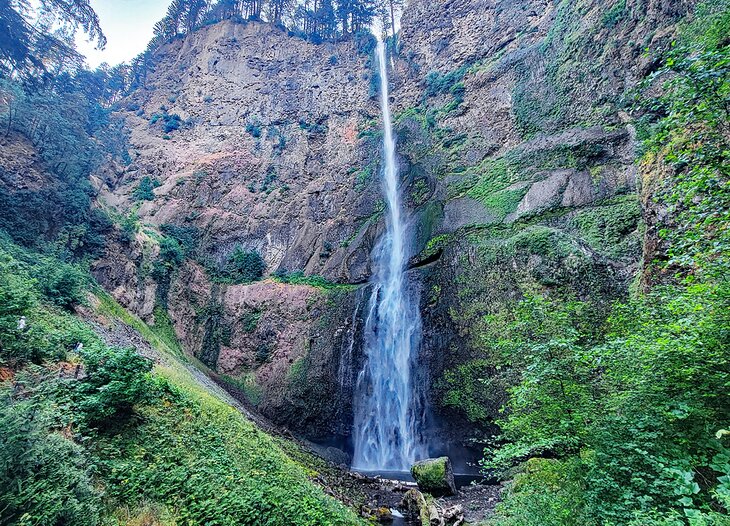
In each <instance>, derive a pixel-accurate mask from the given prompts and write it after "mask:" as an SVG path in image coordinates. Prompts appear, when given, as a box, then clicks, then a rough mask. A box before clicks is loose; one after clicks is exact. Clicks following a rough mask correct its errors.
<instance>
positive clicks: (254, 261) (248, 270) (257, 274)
mask: <svg viewBox="0 0 730 526" xmlns="http://www.w3.org/2000/svg"><path fill="white" fill-rule="evenodd" d="M265 270H266V262H265V261H264V260H263V258H262V257H261V254H259V253H258V252H256V251H253V250H244V249H243V248H241V247H236V248H235V249H234V250H233V252H231V254H230V255H229V256H228V259H227V261H226V265H225V275H226V277H227V278H228V279H230V280H231V281H232V282H233V283H249V282H251V281H257V280H259V279H261V277H262V276H263V275H264V271H265Z"/></svg>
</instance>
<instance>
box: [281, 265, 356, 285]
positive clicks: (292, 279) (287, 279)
mask: <svg viewBox="0 0 730 526" xmlns="http://www.w3.org/2000/svg"><path fill="white" fill-rule="evenodd" d="M273 277H274V279H276V280H277V281H279V282H281V283H288V284H290V285H308V286H310V287H317V288H320V289H336V288H343V287H344V288H348V287H350V285H342V284H339V283H333V282H331V281H329V280H328V279H327V278H325V277H322V276H311V275H307V274H305V273H304V272H303V271H301V270H295V271H292V272H286V271H280V272H276V274H274V276H273Z"/></svg>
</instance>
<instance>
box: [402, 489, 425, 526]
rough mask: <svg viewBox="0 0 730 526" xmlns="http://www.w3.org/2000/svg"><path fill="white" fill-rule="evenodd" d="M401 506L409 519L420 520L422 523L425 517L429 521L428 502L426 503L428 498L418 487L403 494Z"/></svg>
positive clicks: (404, 514)
mask: <svg viewBox="0 0 730 526" xmlns="http://www.w3.org/2000/svg"><path fill="white" fill-rule="evenodd" d="M401 506H402V511H403V516H404V517H405V519H406V520H407V521H411V522H415V521H420V522H421V523H423V521H424V519H425V520H426V521H428V518H429V517H428V504H427V503H426V498H425V497H424V496H423V493H421V492H420V491H418V490H417V489H410V490H408V491H407V492H406V494H405V495H403V500H402V501H401ZM426 524H428V522H426Z"/></svg>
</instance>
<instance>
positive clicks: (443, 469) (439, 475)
mask: <svg viewBox="0 0 730 526" xmlns="http://www.w3.org/2000/svg"><path fill="white" fill-rule="evenodd" d="M411 475H413V478H414V479H415V480H416V483H417V484H418V487H419V488H420V489H421V490H422V491H426V492H428V493H430V494H431V495H434V496H436V497H439V496H443V495H455V494H456V484H455V483H454V471H453V468H452V467H451V461H450V460H449V457H439V458H429V459H426V460H421V461H419V462H416V463H415V464H414V465H413V467H412V468H411Z"/></svg>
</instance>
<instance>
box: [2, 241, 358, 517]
mask: <svg viewBox="0 0 730 526" xmlns="http://www.w3.org/2000/svg"><path fill="white" fill-rule="evenodd" d="M38 257H39V255H38V254H36V253H32V252H28V251H27V250H25V249H22V248H20V247H18V246H16V245H14V244H12V243H11V242H10V241H8V240H7V238H2V239H0V378H2V382H0V502H2V506H0V523H2V524H21V525H35V524H43V525H58V526H61V525H74V526H81V525H84V526H86V525H92V526H93V525H99V524H115V525H116V524H159V525H162V524H169V525H173V524H211V525H221V526H222V525H227V524H234V523H235V524H251V525H260V524H269V525H311V526H320V525H343V526H345V525H353V524H358V523H359V522H358V519H357V518H356V517H355V516H354V515H353V514H352V513H351V512H350V511H348V510H346V509H345V508H344V507H342V506H341V505H340V504H339V503H337V502H336V501H335V500H333V499H331V498H329V497H327V496H325V495H324V494H323V493H322V491H321V490H319V489H318V488H316V487H315V486H314V485H312V484H311V483H309V481H308V480H307V477H306V472H305V470H304V468H303V467H302V466H300V465H298V464H296V463H295V462H294V461H292V460H291V459H290V458H289V457H288V456H287V455H285V454H284V453H283V452H282V451H281V450H280V449H279V447H278V446H277V445H276V444H275V443H274V441H273V440H272V439H271V438H270V437H268V436H267V435H265V434H263V433H262V432H260V431H258V430H257V429H256V428H255V427H254V426H253V424H251V423H250V422H249V421H248V420H246V419H245V418H244V417H243V416H242V415H241V414H240V413H238V412H237V410H235V409H233V408H232V407H230V406H228V405H227V404H224V403H222V402H220V401H218V400H217V399H215V398H213V397H211V396H210V395H209V394H207V393H206V392H205V391H204V390H203V389H202V388H201V387H199V386H198V384H197V383H196V382H195V381H194V380H193V379H192V377H191V376H190V374H189V373H188V372H187V370H186V369H184V368H183V367H182V366H180V365H178V364H177V362H175V361H174V360H173V359H172V356H171V355H168V354H164V352H165V347H164V346H161V345H157V343H158V342H159V341H160V340H159V339H158V337H157V336H155V337H154V338H152V337H151V338H150V341H152V342H155V347H154V349H155V351H154V352H156V353H163V354H162V355H160V356H161V357H162V359H164V360H165V362H166V363H167V364H168V365H167V366H165V367H162V368H157V369H155V370H154V371H153V370H152V362H151V361H150V360H149V359H147V358H144V357H142V356H140V355H139V354H138V353H137V352H136V351H135V349H133V348H118V347H111V346H108V345H107V344H105V343H104V342H103V341H102V340H101V339H100V338H99V336H98V335H97V334H96V333H95V332H94V330H92V327H91V326H90V325H87V324H86V323H84V322H83V321H81V320H79V319H78V318H77V317H76V316H74V315H73V314H71V313H68V312H67V311H65V310H62V309H60V308H58V307H56V306H54V305H53V303H51V300H52V299H53V298H52V296H47V295H46V294H45V293H44V290H43V289H42V287H41V286H40V284H39V278H40V277H42V276H41V275H39V272H42V271H43V265H44V264H45V263H40V264H37V263H35V261H36V260H37V259H38ZM43 258H45V259H46V260H48V262H49V263H50V259H48V258H47V257H45V256H43ZM85 290H86V291H88V289H85ZM94 301H95V302H96V301H97V300H94ZM110 302H111V303H110ZM100 308H102V309H103V314H104V317H105V319H106V320H107V323H115V322H114V321H113V320H114V319H115V316H116V315H117V314H119V313H123V314H124V316H123V317H124V318H125V320H128V321H130V320H131V317H130V315H129V314H128V313H125V312H124V311H123V310H122V309H121V308H120V307H119V306H118V305H116V304H114V303H113V302H112V300H111V299H110V298H109V297H108V296H105V295H101V296H100ZM21 320H22V323H21ZM131 321H133V325H135V326H137V327H139V328H143V329H144V331H145V334H146V333H147V331H149V330H150V329H149V328H148V327H146V326H145V325H144V324H143V323H142V322H141V321H139V320H131Z"/></svg>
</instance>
